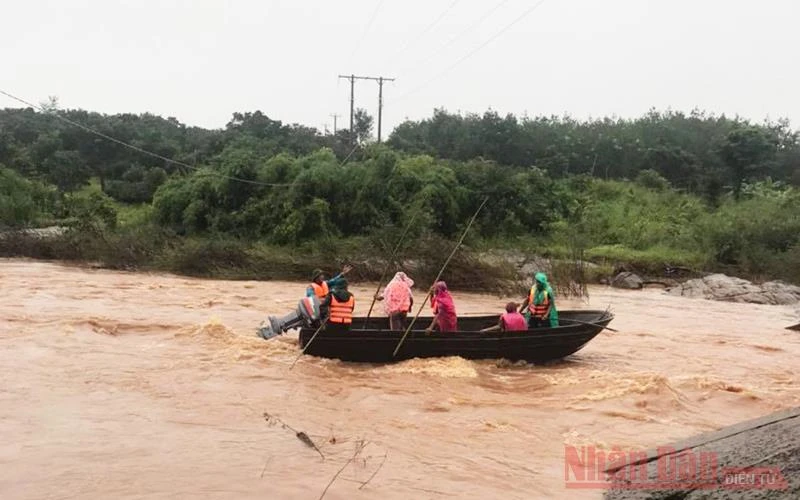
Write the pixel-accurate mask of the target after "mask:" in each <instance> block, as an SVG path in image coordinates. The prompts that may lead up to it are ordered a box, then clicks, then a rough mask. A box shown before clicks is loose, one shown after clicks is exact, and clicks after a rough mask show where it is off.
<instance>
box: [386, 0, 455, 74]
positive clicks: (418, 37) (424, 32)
mask: <svg viewBox="0 0 800 500" xmlns="http://www.w3.org/2000/svg"><path fill="white" fill-rule="evenodd" d="M460 1H461V0H453V1H452V2H450V4H449V5H448V6H447V7H446V8H445V9H444V10H443V11H442V13H441V14H439V16H438V17H437V18H436V19H434V20H433V22H431V23H430V24H429V25H428V26H426V27H425V28H424V29H423V30H422V32H420V33H418V34H416V35H414V36H413V37H412V38H411V39H410V40H409V41H408V42H406V43H405V44H404V45H403V46H402V47H401V48H400V50H398V51H397V52H396V53H395V55H394V57H393V58H392V59H394V60H396V59H397V57H398V56H400V55H401V54H402V53H403V52H405V51H406V50H408V48H409V47H411V46H412V45H414V44H415V43H419V41H420V40H422V37H423V36H425V35H427V34H428V32H429V31H430V30H432V29H433V28H434V27H435V26H436V25H437V24H439V23H440V22H441V20H442V19H444V17H445V16H446V15H447V13H448V12H450V11H451V10H453V7H455V6H456V5H457V4H458V2H460Z"/></svg>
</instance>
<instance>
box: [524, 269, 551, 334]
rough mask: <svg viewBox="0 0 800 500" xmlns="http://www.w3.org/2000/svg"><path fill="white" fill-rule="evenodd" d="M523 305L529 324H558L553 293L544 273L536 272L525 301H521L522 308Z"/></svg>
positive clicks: (537, 325) (543, 325) (534, 325)
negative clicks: (528, 317)
mask: <svg viewBox="0 0 800 500" xmlns="http://www.w3.org/2000/svg"><path fill="white" fill-rule="evenodd" d="M525 307H527V308H528V311H529V314H530V322H529V324H530V326H532V327H534V328H536V327H548V326H549V327H553V326H558V309H556V301H555V294H554V293H553V289H552V288H551V287H550V283H548V282H547V275H545V274H544V273H536V275H535V276H534V283H533V286H532V287H531V290H530V292H529V293H528V297H527V298H526V299H525V302H523V303H522V308H523V310H524V309H525Z"/></svg>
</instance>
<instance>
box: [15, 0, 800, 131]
mask: <svg viewBox="0 0 800 500" xmlns="http://www.w3.org/2000/svg"><path fill="white" fill-rule="evenodd" d="M539 2H540V0H505V1H503V0H481V1H477V0H424V1H421V0H383V1H380V0H336V1H332V0H328V1H321V0H294V1H291V0H260V1H255V0H229V1H226V2H223V1H221V0H218V1H210V0H206V1H201V0H194V1H178V0H158V1H155V0H138V1H133V0H131V1H119V0H102V1H101V0H91V1H89V0H82V1H79V0H63V1H45V0H6V1H5V2H3V3H4V5H3V8H2V17H3V22H2V29H1V30H0V44H1V45H0V46H2V49H3V50H2V54H3V60H2V66H0V67H2V70H0V89H2V90H6V91H8V92H10V93H13V94H16V95H18V96H20V97H23V98H25V99H28V100H30V101H32V102H41V101H44V100H46V98H47V96H49V95H55V96H58V98H59V101H60V105H61V107H64V108H83V109H87V110H94V111H100V112H104V113H118V112H133V113H140V112H146V111H149V112H152V113H156V114H159V115H163V116H174V117H176V118H178V119H179V120H180V121H182V122H184V123H187V124H190V125H199V126H203V127H209V128H216V127H223V126H224V125H225V123H227V122H228V120H229V119H230V116H231V113H233V112H234V111H254V110H256V109H260V110H262V111H264V112H265V113H266V114H268V115H269V116H270V117H272V118H275V119H279V120H282V121H284V122H290V123H295V122H296V123H303V124H306V125H310V126H315V127H319V128H321V127H322V126H323V125H324V124H326V123H327V124H328V125H329V126H332V118H330V117H329V114H331V113H339V114H340V115H342V117H341V118H340V119H339V126H340V127H343V126H345V125H346V123H347V120H348V112H349V83H347V82H346V81H344V80H339V79H338V78H337V76H338V75H339V74H344V73H346V74H350V73H355V74H357V75H367V76H386V77H395V78H397V80H396V81H395V82H393V83H387V84H385V86H384V96H385V101H386V103H385V108H384V124H385V130H387V131H388V130H390V129H391V127H393V126H395V125H396V124H398V123H399V122H400V121H402V120H403V119H404V118H405V117H408V118H412V119H419V118H423V117H427V116H430V114H431V113H432V110H433V108H434V107H444V108H446V109H448V110H451V111H462V112H478V113H482V112H483V111H485V110H486V109H487V108H489V107H491V108H492V109H495V110H497V111H499V112H501V113H506V112H513V113H515V114H518V115H522V114H523V113H526V112H527V114H528V115H538V114H548V115H549V114H564V113H568V114H570V115H572V116H575V117H578V118H588V117H590V116H591V117H600V116H605V115H617V116H623V117H634V116H638V115H641V114H642V113H644V112H646V111H647V110H648V109H649V108H651V107H655V108H657V109H666V108H668V107H671V108H672V109H676V110H683V111H689V110H691V109H692V108H694V107H698V108H700V109H704V110H707V111H710V112H714V113H717V114H721V113H725V114H727V115H735V114H739V115H740V116H743V117H747V118H750V119H752V120H755V121H759V122H760V121H762V120H764V119H765V118H767V117H769V118H771V119H777V118H780V117H786V118H789V119H790V120H791V123H792V126H793V127H794V128H800V125H799V124H800V98H798V94H797V89H800V66H799V65H798V56H799V55H800V29H798V26H799V25H800V2H799V1H797V0H761V1H755V0H751V1H741V0H728V1H723V0H694V1H690V0H658V1H656V0H544V1H543V2H542V3H541V4H540V5H538V6H537V4H539ZM531 9H533V10H531ZM490 12H491V15H487V14H488V13H490ZM526 13H527V15H524V16H523V14H526ZM520 16H523V17H520ZM437 20H439V22H438V23H436V24H435V25H433V23H434V22H435V21H437ZM515 20H517V22H516V24H514V25H513V26H511V27H510V28H509V29H507V30H506V31H505V32H503V33H502V34H500V35H499V36H496V35H498V33H500V32H501V31H502V30H503V28H505V27H506V26H508V25H510V24H511V23H512V22H514V21H515ZM495 36H496V38H494V39H493V40H492V41H491V42H490V43H488V44H486V42H487V41H489V40H490V39H492V38H493V37H495ZM483 44H486V45H485V46H483V48H481V49H480V50H478V51H477V52H474V51H475V50H476V49H477V48H478V47H480V46H482V45H483ZM470 54H471V55H470ZM465 57H466V58H465ZM459 61H460V62H459ZM377 91H378V86H377V83H375V82H370V81H362V82H357V83H356V106H358V107H364V108H366V109H367V110H368V111H369V112H370V113H372V114H376V112H377ZM0 107H18V104H17V103H15V102H14V101H12V100H10V99H8V98H7V97H5V96H0Z"/></svg>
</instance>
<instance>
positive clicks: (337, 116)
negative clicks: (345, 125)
mask: <svg viewBox="0 0 800 500" xmlns="http://www.w3.org/2000/svg"><path fill="white" fill-rule="evenodd" d="M330 116H332V117H333V135H336V119H337V118H339V116H341V115H339V114H336V113H333V114H331V115H330Z"/></svg>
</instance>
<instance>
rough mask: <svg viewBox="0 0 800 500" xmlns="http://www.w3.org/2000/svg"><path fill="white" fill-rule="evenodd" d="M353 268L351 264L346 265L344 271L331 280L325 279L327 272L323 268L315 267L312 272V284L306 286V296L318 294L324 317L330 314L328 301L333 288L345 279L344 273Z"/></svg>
mask: <svg viewBox="0 0 800 500" xmlns="http://www.w3.org/2000/svg"><path fill="white" fill-rule="evenodd" d="M351 269H352V267H350V266H344V268H343V269H342V272H340V273H339V274H337V275H336V276H334V277H333V278H331V279H329V280H326V279H325V272H324V271H323V270H322V269H314V272H312V273H311V284H310V285H308V288H306V297H314V296H316V297H317V299H319V302H320V316H321V317H323V318H324V317H326V316H327V315H328V305H327V302H328V295H330V292H331V290H332V289H333V287H335V286H337V285H338V284H339V283H340V282H341V280H343V279H344V275H345V274H347V273H348V272H350V270H351Z"/></svg>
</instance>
